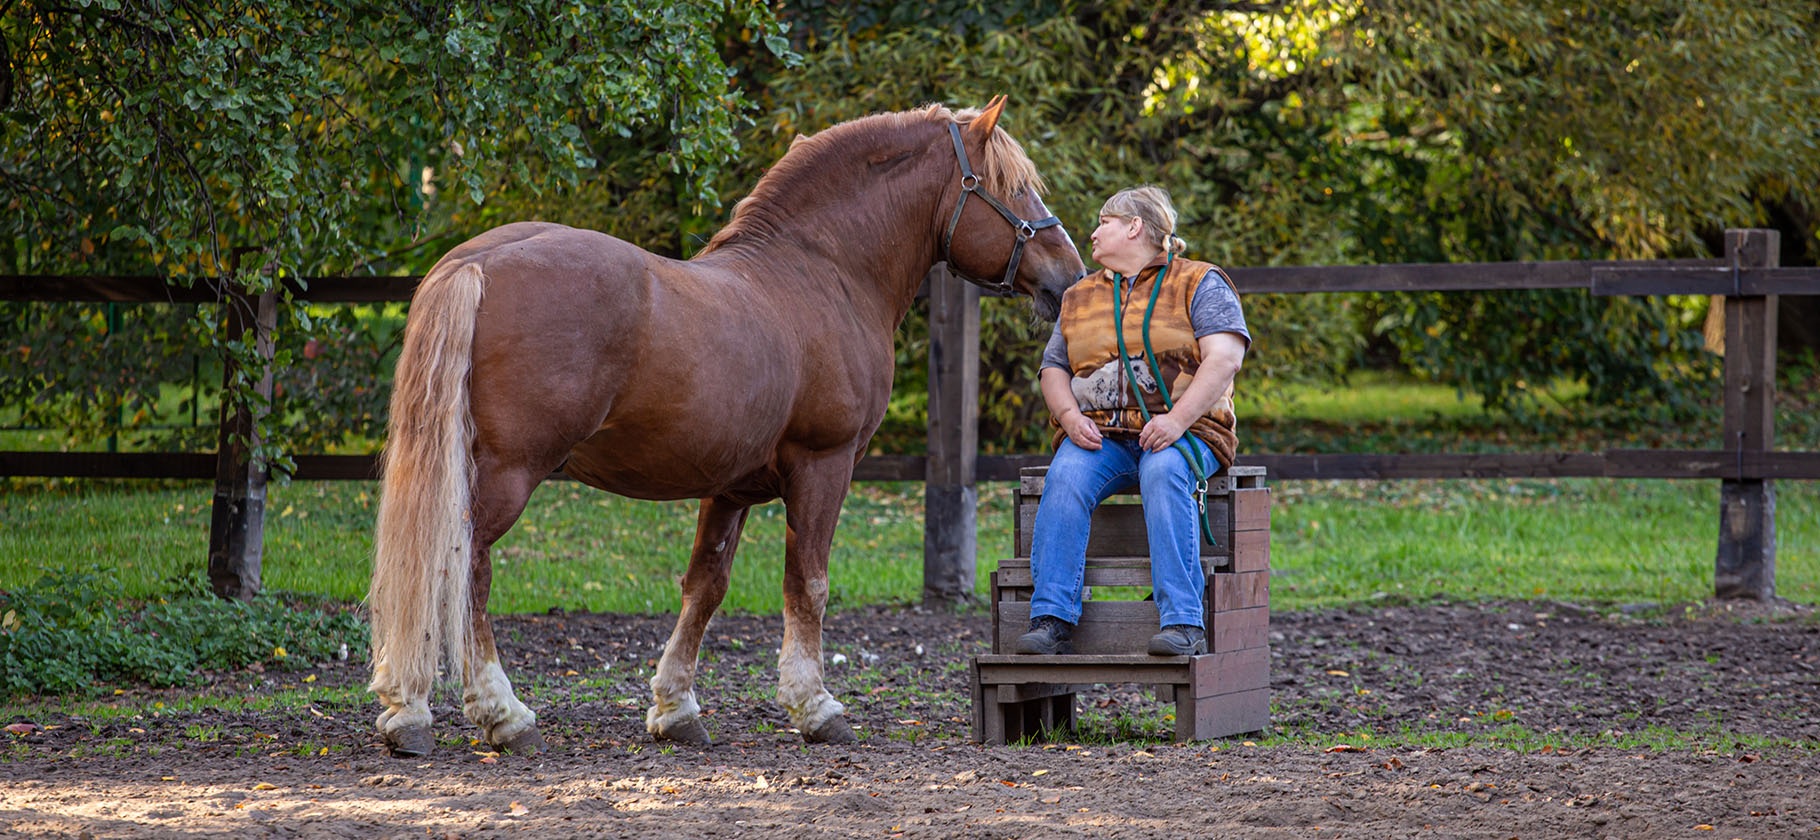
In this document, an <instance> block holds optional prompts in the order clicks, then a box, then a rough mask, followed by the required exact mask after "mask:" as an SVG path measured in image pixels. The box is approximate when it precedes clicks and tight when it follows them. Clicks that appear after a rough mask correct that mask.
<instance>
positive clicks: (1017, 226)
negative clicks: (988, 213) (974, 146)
mask: <svg viewBox="0 0 1820 840" xmlns="http://www.w3.org/2000/svg"><path fill="white" fill-rule="evenodd" d="M948 135H949V136H950V137H952V138H954V155H955V157H957V158H959V159H960V162H961V197H960V199H959V200H957V201H955V202H954V215H953V216H952V217H950V218H949V219H948V232H947V233H946V234H943V235H942V259H944V260H946V261H947V262H948V272H949V273H951V274H953V275H954V276H956V277H959V278H961V279H962V280H965V281H967V282H969V283H972V284H973V285H975V286H978V287H980V288H982V289H985V290H986V291H988V292H991V293H993V294H996V295H1009V294H1011V293H1012V291H1013V288H1012V285H1011V279H1012V278H1013V277H1016V276H1017V264H1018V261H1019V260H1022V259H1023V258H1024V243H1026V242H1029V241H1030V239H1031V237H1033V236H1036V232H1037V231H1039V230H1042V229H1043V228H1048V227H1055V226H1057V225H1059V224H1061V223H1062V220H1061V219H1058V218H1056V217H1054V216H1049V217H1047V218H1043V219H1037V220H1036V221H1028V220H1025V219H1023V218H1020V217H1019V216H1018V215H1017V214H1016V213H1013V212H1011V208H1009V207H1006V206H1005V205H1004V203H1003V202H1001V201H999V200H998V199H997V198H995V197H994V196H993V195H992V193H990V192H987V191H986V189H985V188H984V187H981V186H980V177H979V176H978V175H975V174H973V167H972V166H969V165H968V164H967V149H966V147H965V146H963V145H961V129H960V126H959V125H958V124H956V123H949V124H948ZM974 194H978V195H979V197H980V199H981V200H983V201H985V202H986V203H987V204H989V205H991V206H992V209H994V210H997V211H998V214H999V215H1000V216H1004V217H1005V221H1007V222H1010V223H1011V227H1012V230H1013V231H1014V232H1015V233H1016V234H1017V242H1016V243H1015V244H1013V245H1012V246H1011V262H1010V263H1008V264H1006V266H1005V279H1003V280H1000V281H998V282H997V283H992V282H988V281H985V280H979V279H976V278H973V277H968V276H967V275H965V274H962V273H961V272H960V270H959V269H956V268H955V267H954V255H953V254H952V253H950V252H949V250H948V249H949V247H950V246H952V245H953V244H954V228H955V226H956V225H959V224H960V222H961V210H963V209H965V208H966V207H967V196H969V195H974Z"/></svg>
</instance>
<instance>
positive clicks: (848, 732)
mask: <svg viewBox="0 0 1820 840" xmlns="http://www.w3.org/2000/svg"><path fill="white" fill-rule="evenodd" d="M803 740H804V741H806V742H808V743H811V744H857V743H859V736H857V735H854V734H853V727H851V726H848V725H847V719H846V718H844V717H841V716H840V715H835V716H834V717H831V718H828V719H827V720H825V721H822V725H821V726H818V727H816V728H815V729H814V730H812V731H809V732H804V733H803Z"/></svg>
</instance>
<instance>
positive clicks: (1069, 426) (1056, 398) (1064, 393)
mask: <svg viewBox="0 0 1820 840" xmlns="http://www.w3.org/2000/svg"><path fill="white" fill-rule="evenodd" d="M1036 379H1037V382H1038V383H1040V384H1041V385H1042V386H1043V402H1045V403H1048V405H1049V413H1050V414H1053V415H1055V422H1057V423H1059V424H1061V427H1062V431H1064V432H1067V433H1068V439H1069V440H1072V441H1074V445H1075V446H1078V447H1080V448H1082V449H1087V450H1093V449H1098V448H1100V427H1098V426H1096V425H1094V424H1093V421H1092V420H1089V419H1087V415H1085V414H1082V413H1081V404H1080V402H1079V401H1077V400H1075V398H1074V389H1073V388H1072V387H1070V385H1071V383H1072V382H1073V381H1074V375H1073V374H1070V373H1069V372H1068V371H1065V370H1062V369H1061V368H1058V367H1046V368H1043V369H1042V370H1041V371H1039V372H1037V375H1036Z"/></svg>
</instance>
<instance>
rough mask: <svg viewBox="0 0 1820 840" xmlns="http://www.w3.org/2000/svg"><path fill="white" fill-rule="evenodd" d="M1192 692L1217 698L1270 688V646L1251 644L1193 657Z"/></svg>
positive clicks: (1200, 695)
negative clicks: (1245, 646) (1243, 647)
mask: <svg viewBox="0 0 1820 840" xmlns="http://www.w3.org/2000/svg"><path fill="white" fill-rule="evenodd" d="M1189 671H1190V676H1191V678H1192V679H1193V682H1192V683H1190V686H1191V694H1192V695H1193V696H1195V697H1217V696H1219V695H1221V694H1234V693H1237V692H1240V691H1256V690H1257V689H1260V688H1269V687H1270V648H1267V647H1254V648H1246V649H1244V650H1235V651H1229V652H1223V653H1209V654H1206V655H1204V656H1197V657H1194V664H1193V665H1191V666H1189Z"/></svg>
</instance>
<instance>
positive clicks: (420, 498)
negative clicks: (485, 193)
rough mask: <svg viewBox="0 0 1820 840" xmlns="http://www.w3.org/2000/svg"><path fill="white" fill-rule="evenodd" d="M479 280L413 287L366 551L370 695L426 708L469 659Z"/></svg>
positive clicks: (435, 280)
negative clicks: (404, 698)
mask: <svg viewBox="0 0 1820 840" xmlns="http://www.w3.org/2000/svg"><path fill="white" fill-rule="evenodd" d="M485 284H486V276H485V275H483V274H482V273H481V271H480V268H479V267H477V266H475V265H474V264H472V263H461V264H458V265H455V266H453V267H441V266H439V267H437V268H436V269H433V270H432V271H431V272H430V274H429V276H427V277H425V278H424V279H423V282H422V283H421V284H419V285H418V287H417V293H416V295H415V296H414V297H413V298H412V299H411V311H410V316H409V318H408V319H407V322H406V324H405V330H404V348H403V350H402V352H401V354H400V355H399V358H398V372H397V375H396V377H395V379H394V382H393V386H392V409H391V418H390V420H389V422H388V424H387V434H386V445H385V455H384V464H385V467H384V473H385V479H384V483H383V489H382V490H381V494H380V498H379V527H378V533H377V534H376V535H375V537H374V540H373V582H372V587H371V588H370V589H369V590H368V592H367V607H368V609H369V610H370V611H371V613H372V629H373V683H372V689H373V690H374V691H377V692H379V693H380V694H381V697H382V698H383V697H385V696H386V694H387V693H397V692H399V691H400V690H402V691H403V692H404V693H405V694H407V695H416V696H427V694H428V692H429V689H430V687H431V686H432V684H433V683H434V681H435V678H436V668H437V665H438V663H439V661H440V660H441V659H442V657H443V656H444V655H447V656H448V658H449V660H450V666H451V667H450V673H451V674H460V673H461V671H460V670H457V669H458V668H459V667H460V663H461V660H462V659H463V658H464V657H467V656H468V655H469V654H470V653H471V652H472V648H473V647H474V631H473V627H472V624H471V623H470V619H471V615H470V613H471V608H470V605H469V594H468V589H469V586H468V583H469V576H470V574H471V572H470V568H469V564H470V560H469V557H470V555H471V553H472V545H473V541H474V524H473V522H472V520H471V518H470V516H469V504H470V497H471V496H472V492H473V489H472V488H473V486H474V456H473V452H472V447H473V442H474V419H473V415H472V414H471V413H470V412H469V409H468V372H469V370H470V368H471V367H472V366H473V344H474V321H475V317H476V314H477V313H478V311H479V309H480V297H481V293H482V290H483V287H484V286H485Z"/></svg>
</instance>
